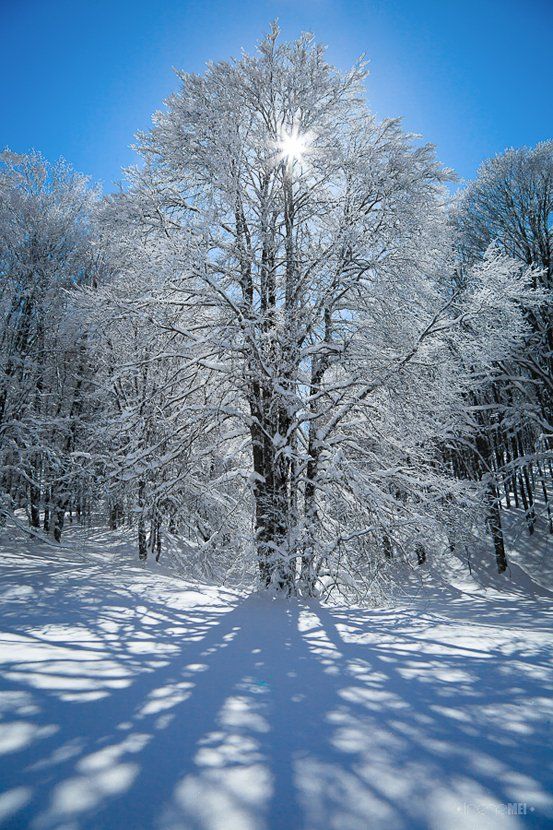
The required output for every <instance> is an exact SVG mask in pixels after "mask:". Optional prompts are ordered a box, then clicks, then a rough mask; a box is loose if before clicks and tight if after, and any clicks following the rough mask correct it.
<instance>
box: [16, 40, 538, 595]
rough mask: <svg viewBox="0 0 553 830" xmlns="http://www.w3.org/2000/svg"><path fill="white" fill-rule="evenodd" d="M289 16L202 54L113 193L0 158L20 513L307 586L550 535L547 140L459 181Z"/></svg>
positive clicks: (316, 590)
mask: <svg viewBox="0 0 553 830" xmlns="http://www.w3.org/2000/svg"><path fill="white" fill-rule="evenodd" d="M365 77H366V65H365V64H364V63H363V62H362V61H360V62H357V63H356V64H355V65H354V66H353V67H352V69H351V70H350V71H349V72H347V73H343V72H340V71H338V70H337V69H335V68H334V67H333V66H331V65H329V64H328V63H327V62H326V59H325V52H324V49H323V48H322V47H320V46H319V45H317V43H316V42H315V41H314V39H313V38H312V37H311V36H309V35H305V36H302V37H301V38H300V39H298V40H297V41H294V42H289V43H286V42H283V41H282V40H281V39H280V38H279V37H278V28H277V27H273V29H272V31H271V32H270V33H269V35H267V36H266V37H265V38H264V39H263V40H262V41H261V44H260V47H259V50H258V52H257V53H256V54H254V55H253V56H250V55H247V54H246V53H244V55H243V56H242V57H241V59H239V60H237V61H235V62H219V63H214V64H211V65H209V67H208V68H207V70H206V72H205V73H204V74H202V75H195V74H187V73H184V72H179V73H178V81H179V87H178V89H177V91H176V92H174V93H173V94H172V95H171V96H170V97H169V99H168V100H167V101H166V102H165V106H164V108H163V109H161V110H160V111H159V112H157V113H155V115H154V116H153V119H152V128H151V129H150V130H149V131H147V132H143V133H139V134H138V135H137V137H136V142H137V143H136V151H137V154H138V161H137V164H136V166H134V167H132V168H130V169H128V170H126V171H125V181H124V183H123V184H122V185H121V186H120V189H119V190H118V192H115V193H112V194H108V195H102V194H101V193H100V191H99V190H98V189H97V188H95V187H94V185H93V184H91V183H90V182H89V180H88V179H87V177H86V176H84V175H82V174H80V173H77V172H75V171H74V170H73V169H72V168H71V166H70V164H69V163H68V162H66V161H64V160H60V161H54V162H48V161H46V160H45V159H44V158H43V157H42V156H41V154H40V153H39V152H32V153H29V154H26V155H18V154H16V153H14V152H10V151H9V150H5V151H4V152H3V153H2V155H1V168H0V273H1V275H2V281H1V294H0V516H1V521H2V522H3V523H4V524H5V523H6V522H15V523H16V525H17V526H18V527H20V528H25V529H26V532H27V533H29V534H32V535H33V536H34V537H35V538H37V539H44V538H46V537H48V538H49V539H51V541H52V542H53V543H60V542H61V541H62V539H63V534H64V531H65V529H66V528H67V527H68V526H69V525H72V524H73V523H79V524H80V525H82V526H83V527H98V526H104V527H106V528H110V529H111V530H116V529H118V528H122V527H124V528H126V529H127V530H128V531H129V532H132V534H133V539H134V544H135V546H136V557H137V559H138V560H139V561H145V560H147V559H155V560H157V561H162V562H163V561H167V562H168V563H170V564H171V565H172V566H173V567H175V568H176V569H177V570H178V571H179V572H180V573H183V574H185V575H186V576H188V577H190V578H197V579H202V580H207V581H211V582H215V583H222V582H224V581H229V580H230V582H231V583H233V582H236V584H246V583H248V584H259V585H261V586H263V587H266V588H270V589H271V590H275V591H277V592H283V593H285V594H298V595H301V596H307V597H309V596H323V597H329V596H341V597H349V598H352V597H356V598H357V599H361V598H365V599H366V598H367V597H371V596H373V597H374V596H379V595H380V594H382V592H384V593H385V592H386V585H387V584H388V582H389V580H390V579H391V578H393V577H392V576H391V575H393V572H394V568H396V566H397V565H398V563H403V564H405V563H409V565H410V566H411V567H413V568H417V567H424V566H425V564H426V563H427V562H428V561H429V560H431V559H432V560H433V561H434V563H435V565H436V566H437V567H439V568H441V569H442V570H444V571H445V572H447V569H448V567H449V565H448V563H449V562H450V558H451V556H457V557H461V558H462V559H465V560H467V559H470V548H471V545H473V544H474V540H475V539H478V538H480V539H481V538H487V539H489V540H490V543H491V544H490V556H492V557H493V556H494V555H495V561H496V565H497V570H498V572H499V573H502V572H504V571H505V570H506V569H507V567H508V564H509V551H508V545H507V543H506V542H505V539H504V533H503V523H504V516H505V515H506V514H507V513H508V511H510V510H512V509H513V508H515V509H516V508H518V509H520V510H523V511H524V515H525V522H526V526H527V532H528V534H532V533H533V530H534V525H535V521H536V513H537V512H539V513H540V514H541V515H544V516H545V517H546V521H547V523H548V528H549V532H550V533H551V532H553V519H552V514H551V492H552V489H553V477H552V474H553V468H552V461H553V454H552V446H553V444H552V435H553V433H552V403H553V372H552V367H553V325H552V313H551V310H552V309H551V286H552V279H553V263H552V246H553V230H552V211H553V141H548V142H543V143H541V144H538V145H537V146H535V147H520V148H514V149H508V150H506V151H505V152H504V153H503V154H501V155H498V156H496V157H494V158H491V159H488V160H484V161H483V163H482V166H481V168H480V170H479V172H478V175H477V177H476V178H475V179H474V180H473V181H470V182H468V183H455V174H454V173H453V172H452V171H450V170H448V169H445V168H444V167H443V166H442V165H441V164H440V163H439V162H438V161H437V160H436V157H435V153H434V149H433V147H432V145H429V144H424V143H423V142H422V141H421V140H420V139H419V138H418V137H416V136H413V135H410V134H408V133H406V132H404V130H403V128H402V125H401V122H400V120H399V119H387V120H382V121H378V120H376V119H375V117H374V116H373V115H372V114H371V112H370V110H369V109H368V106H367V104H366V101H365V92H364V80H365Z"/></svg>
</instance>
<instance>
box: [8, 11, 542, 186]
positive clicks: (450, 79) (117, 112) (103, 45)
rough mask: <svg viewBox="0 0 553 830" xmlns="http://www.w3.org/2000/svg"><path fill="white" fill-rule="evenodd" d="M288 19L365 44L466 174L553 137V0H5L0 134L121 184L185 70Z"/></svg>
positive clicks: (391, 100)
mask: <svg viewBox="0 0 553 830" xmlns="http://www.w3.org/2000/svg"><path fill="white" fill-rule="evenodd" d="M275 17H278V19H279V21H280V25H281V28H282V30H283V35H284V36H285V37H294V36H296V35H297V34H298V33H299V32H300V31H312V32H314V33H315V35H316V36H317V38H318V39H319V40H321V41H323V42H324V43H326V44H328V47H329V49H328V55H329V59H330V60H331V61H332V62H333V63H335V64H336V65H338V66H340V67H341V68H347V67H348V66H349V65H350V64H351V63H352V62H353V60H354V59H355V57H356V56H358V55H359V54H361V53H365V54H366V56H367V58H368V59H369V60H370V68H371V75H370V77H369V79H368V82H367V99H368V102H369V106H370V107H371V109H372V110H373V111H374V112H376V113H377V114H378V115H380V116H396V115H400V116H402V117H403V119H404V124H405V127H406V128H407V129H409V130H411V131H414V132H417V133H421V134H423V136H424V137H425V139H427V140H429V141H432V142H434V143H435V144H436V146H437V154H438V157H439V158H440V160H441V161H442V162H443V163H444V164H446V165H448V166H451V167H453V168H455V169H456V170H457V172H458V173H459V175H460V176H461V177H465V178H468V177H471V176H473V175H474V173H475V171H476V169H477V167H478V165H479V163H480V162H481V161H482V160H483V159H484V158H487V157H488V156H491V155H494V154H495V153H498V152H500V151H501V150H503V149H504V148H505V147H507V146H519V145H522V144H535V143H536V142H538V141H540V140H543V139H546V138H552V137H553V95H552V92H551V80H552V77H553V71H552V70H553V50H552V47H551V43H552V39H553V0H279V1H278V2H276V0H275V2H269V1H268V0H245V2H235V1H234V0H224V2H223V0H213V2H211V1H210V0H203V2H202V0H133V2H131V0H0V32H1V34H2V48H1V50H0V102H1V110H0V112H1V117H0V145H3V146H9V147H10V148H11V149H13V150H15V151H17V152H25V151H27V150H29V149H30V148H32V147H34V148H36V149H37V150H40V151H42V152H43V153H44V154H45V155H46V156H47V157H48V158H49V159H51V160H54V159H56V158H58V157H59V156H64V157H65V158H66V159H67V160H68V161H70V162H71V163H72V164H73V165H74V166H75V167H76V168H77V169H78V170H81V171H82V172H85V173H88V174H90V175H91V177H92V178H93V180H95V181H99V182H101V183H102V184H103V185H104V187H105V188H106V190H109V189H111V187H112V183H113V182H114V181H117V180H118V179H120V178H121V173H120V171H121V167H122V166H124V165H126V164H129V163H132V161H133V159H134V156H133V153H132V151H131V149H130V145H131V143H132V141H133V134H134V133H135V132H136V130H137V129H142V128H144V127H147V126H148V124H149V119H150V116H151V114H152V112H153V111H154V110H156V109H158V108H159V107H160V106H161V104H162V101H163V99H164V98H165V97H166V96H167V95H168V94H169V93H170V92H171V91H172V90H173V89H174V88H175V87H176V86H177V79H176V78H175V76H174V75H173V73H172V71H171V67H173V66H175V67H178V68H181V69H185V70H188V71H197V72H200V71H202V68H203V66H204V65H205V62H206V61H208V60H211V59H213V60H217V59H220V58H225V57H229V56H230V55H236V54H237V53H239V51H240V49H241V48H242V47H244V48H246V49H247V50H248V51H251V50H253V48H254V47H255V43H256V41H257V40H258V38H259V37H260V36H261V34H262V33H263V32H264V31H266V30H267V28H268V24H269V21H270V20H272V19H273V18H275Z"/></svg>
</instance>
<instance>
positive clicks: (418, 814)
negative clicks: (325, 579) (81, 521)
mask: <svg viewBox="0 0 553 830" xmlns="http://www.w3.org/2000/svg"><path fill="white" fill-rule="evenodd" d="M150 578H151V577H150ZM52 580H53V581H52ZM98 580H99V582H100V583H101V580H102V577H101V574H100V572H98ZM34 584H36V583H34ZM73 585H74V588H73V591H72V593H68V592H67V587H66V586H67V582H65V583H64V582H63V581H61V580H60V581H59V583H56V578H55V575H54V576H53V577H52V578H51V579H50V581H48V578H46V579H45V581H44V583H41V591H45V592H46V596H45V597H43V598H42V599H40V598H38V599H37V600H36V601H37V602H38V603H39V604H40V602H44V603H46V604H47V606H48V608H49V613H48V617H47V619H48V626H47V627H46V628H43V629H40V630H39V629H37V628H36V626H35V627H33V626H32V624H31V622H28V623H27V624H25V621H23V625H22V620H21V616H22V615H23V616H24V611H23V610H22V602H26V600H25V599H24V595H22V596H21V597H20V598H19V599H18V597H17V595H16V596H15V599H14V601H13V605H12V613H13V616H10V614H9V613H7V615H6V620H7V622H8V626H7V630H6V634H5V635H2V639H6V638H7V639H8V640H9V639H10V638H12V639H13V638H17V637H19V638H20V640H16V641H15V642H16V643H19V642H20V651H18V653H17V657H16V659H15V660H13V661H12V662H11V663H9V664H5V680H4V689H5V691H4V693H3V695H2V698H1V700H2V702H3V704H4V706H5V707H6V709H7V712H6V715H7V720H6V722H5V726H4V728H6V727H7V728H8V731H7V732H4V733H2V732H1V730H0V738H1V737H2V735H3V736H4V742H3V743H2V741H0V745H2V746H4V748H5V747H6V746H7V747H8V750H9V752H7V753H6V754H4V755H1V756H0V765H1V766H0V774H1V779H2V782H3V787H4V790H5V793H4V796H0V815H1V814H2V811H3V813H4V816H5V820H6V823H7V825H8V826H9V827H10V828H19V827H21V828H27V827H29V828H33V830H34V828H36V830H51V828H67V830H69V828H71V830H76V828H102V829H103V830H105V829H106V828H107V829H108V830H109V829H110V828H133V830H138V829H139V828H161V830H177V828H179V830H180V829H181V828H185V830H188V828H190V830H200V829H201V830H219V828H221V830H222V828H224V829H225V830H229V828H230V830H232V829H233V828H235V830H249V828H252V830H253V829H254V828H255V829H257V828H271V830H272V829H273V828H274V830H294V829H295V828H336V830H366V828H367V827H376V828H378V827H387V828H393V829H395V828H406V829H407V828H409V830H417V828H442V827H448V828H449V827H455V828H457V827H467V828H468V827H474V826H478V827H479V828H483V827H488V826H489V827H503V826H505V824H504V823H503V821H504V820H505V819H508V820H509V821H512V822H514V823H513V824H512V826H513V827H516V826H519V824H518V822H519V821H524V824H523V825H522V824H520V826H524V827H527V826H535V827H545V826H546V825H547V818H546V814H547V810H548V809H550V802H548V801H547V796H546V793H547V783H548V782H547V777H546V776H547V772H546V764H545V748H546V747H547V745H548V738H547V735H546V734H545V730H546V729H547V728H548V726H550V724H549V725H548V724H546V723H544V722H543V721H542V720H540V718H541V717H542V716H541V714H540V713H542V711H543V710H542V703H543V699H544V698H546V697H547V695H548V693H549V694H550V692H551V674H550V672H549V673H548V669H549V662H548V661H549V658H550V654H548V649H547V640H546V639H545V635H544V636H543V638H542V639H539V638H537V639H536V638H534V639H532V640H528V638H525V636H524V633H523V630H521V633H520V634H518V635H517V634H516V631H517V630H518V629H516V627H515V628H513V630H512V631H511V632H510V635H509V636H508V637H505V634H504V621H503V620H502V619H501V615H500V612H501V609H500V608H499V604H498V607H497V609H496V610H497V612H498V614H499V615H500V616H499V618H496V617H495V612H494V609H493V608H492V610H491V611H490V606H489V605H488V606H485V605H484V604H483V605H482V608H481V609H479V615H478V616H477V618H476V624H475V625H476V627H475V626H474V625H472V623H470V624H469V623H466V625H465V623H464V622H463V621H462V620H461V623H459V619H458V617H459V615H455V614H454V613H452V616H451V617H444V616H443V615H442V616H438V615H436V614H435V613H434V612H433V611H431V610H426V611H424V610H423V611H420V613H419V612H418V611H417V610H416V609H409V610H407V611H405V612H404V613H402V614H399V613H398V612H397V611H387V610H379V611H349V610H345V609H341V610H340V609H331V608H327V607H321V606H320V605H318V604H317V603H307V602H302V601H296V600H290V601H278V600H277V601H274V600H271V599H270V598H268V597H261V596H257V595H252V596H249V597H247V598H237V597H234V599H233V603H232V604H231V606H230V610H229V605H212V604H202V603H201V601H200V600H197V601H196V604H192V606H191V607H190V608H184V609H179V608H175V607H173V606H172V605H170V604H168V605H164V604H162V603H159V602H152V601H150V600H146V599H145V600H144V601H143V605H140V604H139V605H138V606H137V605H136V594H135V593H133V592H132V591H131V590H130V589H127V588H125V586H124V585H122V586H121V587H120V588H118V589H117V590H114V589H110V588H109V587H108V586H107V583H106V584H94V581H92V583H91V579H90V571H89V570H87V572H86V579H85V578H83V579H82V580H81V581H79V580H77V581H76V582H75V581H74V582H73ZM167 590H168V591H169V588H168V589H167ZM173 590H174V589H173ZM48 592H49V593H48ZM100 600H101V603H100ZM99 606H100V610H98V608H99ZM7 607H8V609H9V605H8V606H7ZM486 608H487V609H488V610H486ZM33 610H36V608H35V607H34V606H31V607H29V608H28V611H27V613H28V614H29V615H30V616H29V620H31V619H32V613H33ZM477 610H478V609H477ZM519 611H520V613H521V615H523V616H526V615H528V616H529V617H530V616H531V610H530V607H528V609H524V608H522V607H520V608H519ZM18 616H19V619H18V618H17V617H18ZM467 618H468V611H467ZM41 619H44V616H42V617H41ZM471 626H472V627H471ZM482 626H484V627H486V631H487V636H486V639H485V640H483V639H482V630H483V629H482ZM494 626H496V628H494ZM17 632H18V633H17ZM64 632H65V633H64ZM69 632H72V633H69ZM460 632H462V635H463V636H460ZM540 636H541V635H540ZM10 728H11V733H10V731H9V729H10ZM6 739H7V743H6ZM10 740H11V743H10ZM549 783H551V782H549ZM513 802H517V803H518V802H520V803H521V804H525V805H526V807H525V808H524V809H525V810H526V814H525V815H524V816H523V817H520V818H519V817H517V816H509V817H507V816H504V815H503V812H505V811H507V810H510V811H511V812H512V811H513V809H514V808H513V807H512V806H511V807H507V805H508V804H510V805H512V803H513ZM548 805H549V806H548ZM520 809H522V808H520ZM509 826H511V825H509Z"/></svg>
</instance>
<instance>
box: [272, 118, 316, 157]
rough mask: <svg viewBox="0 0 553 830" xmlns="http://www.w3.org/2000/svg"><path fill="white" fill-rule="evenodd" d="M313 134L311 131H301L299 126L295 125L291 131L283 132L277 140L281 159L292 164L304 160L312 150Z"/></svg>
mask: <svg viewBox="0 0 553 830" xmlns="http://www.w3.org/2000/svg"><path fill="white" fill-rule="evenodd" d="M312 144H313V136H312V134H311V133H309V132H303V133H302V132H301V131H300V130H299V128H298V127H293V128H292V130H291V131H290V132H283V133H281V135H280V138H279V140H278V141H277V150H278V153H279V158H278V160H279V161H287V162H288V163H289V164H292V163H293V162H294V161H297V162H300V163H301V162H302V161H303V160H304V159H305V156H307V155H308V154H309V153H310V152H311V150H312Z"/></svg>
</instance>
